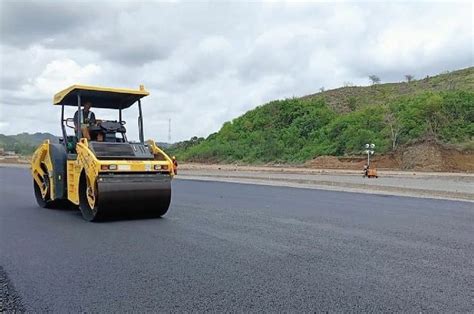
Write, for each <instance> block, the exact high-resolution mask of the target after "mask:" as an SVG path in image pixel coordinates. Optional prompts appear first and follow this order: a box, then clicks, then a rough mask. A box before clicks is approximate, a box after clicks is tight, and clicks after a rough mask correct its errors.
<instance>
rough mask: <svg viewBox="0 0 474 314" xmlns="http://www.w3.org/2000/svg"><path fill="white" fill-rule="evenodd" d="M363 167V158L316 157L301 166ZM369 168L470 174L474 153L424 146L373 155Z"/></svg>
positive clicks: (355, 168) (472, 170) (473, 164)
mask: <svg viewBox="0 0 474 314" xmlns="http://www.w3.org/2000/svg"><path fill="white" fill-rule="evenodd" d="M366 163H367V159H366V157H363V156H355V157H334V156H320V157H317V158H315V159H313V160H310V161H308V162H307V163H306V164H305V166H306V167H308V168H312V169H351V170H358V169H362V168H363V167H364V165H365V164H366ZM371 166H372V167H376V168H377V169H390V170H416V171H445V172H474V152H463V151H459V150H457V149H455V148H450V147H446V146H441V145H439V144H436V143H434V142H424V143H420V144H415V145H412V146H410V147H407V148H404V149H400V150H399V151H398V152H397V153H393V154H387V155H375V156H374V157H372V158H371Z"/></svg>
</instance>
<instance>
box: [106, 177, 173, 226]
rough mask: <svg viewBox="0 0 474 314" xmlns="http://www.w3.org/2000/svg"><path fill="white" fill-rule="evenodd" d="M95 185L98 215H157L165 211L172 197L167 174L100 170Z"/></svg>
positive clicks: (169, 179) (169, 178)
mask: <svg viewBox="0 0 474 314" xmlns="http://www.w3.org/2000/svg"><path fill="white" fill-rule="evenodd" d="M97 188H98V204H99V208H100V211H101V216H103V215H107V216H110V215H114V214H121V213H129V214H146V215H151V216H155V217H158V216H162V215H164V214H165V213H166V212H167V210H168V207H169V205H170V201H171V177H170V176H169V174H161V173H144V174H132V173H130V174H115V173H114V174H102V175H99V177H98V179H97Z"/></svg>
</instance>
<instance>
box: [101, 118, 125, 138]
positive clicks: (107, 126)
mask: <svg viewBox="0 0 474 314" xmlns="http://www.w3.org/2000/svg"><path fill="white" fill-rule="evenodd" d="M100 128H101V131H102V132H103V133H104V142H112V143H116V142H122V139H121V138H117V136H116V134H117V133H121V134H122V138H125V136H124V134H125V133H126V132H127V130H126V129H125V126H123V125H122V124H121V123H120V122H117V121H102V123H101V124H100Z"/></svg>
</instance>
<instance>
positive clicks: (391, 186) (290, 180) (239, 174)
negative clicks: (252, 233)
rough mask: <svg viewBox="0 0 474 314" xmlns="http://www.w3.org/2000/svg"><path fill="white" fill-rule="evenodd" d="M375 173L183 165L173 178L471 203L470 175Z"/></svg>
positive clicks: (473, 196)
mask: <svg viewBox="0 0 474 314" xmlns="http://www.w3.org/2000/svg"><path fill="white" fill-rule="evenodd" d="M378 173H379V178H377V179H367V178H363V177H362V172H361V171H354V170H332V169H308V168H296V167H294V168H290V167H253V166H234V165H202V164H183V165H180V167H179V175H178V176H177V178H179V179H188V180H205V181H221V182H237V183H248V184H263V185H274V186H289V187H300V188H313V189H323V190H337V191H347V192H358V193H369V194H388V195H400V196H412V197H426V198H440V199H451V200H464V201H472V202H474V174H472V173H450V172H412V171H390V170H379V171H378Z"/></svg>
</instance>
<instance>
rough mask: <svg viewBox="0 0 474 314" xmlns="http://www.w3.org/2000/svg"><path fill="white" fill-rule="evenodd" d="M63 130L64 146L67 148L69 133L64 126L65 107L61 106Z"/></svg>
mask: <svg viewBox="0 0 474 314" xmlns="http://www.w3.org/2000/svg"><path fill="white" fill-rule="evenodd" d="M61 130H62V131H63V144H64V147H66V148H67V133H66V127H65V126H64V105H61Z"/></svg>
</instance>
